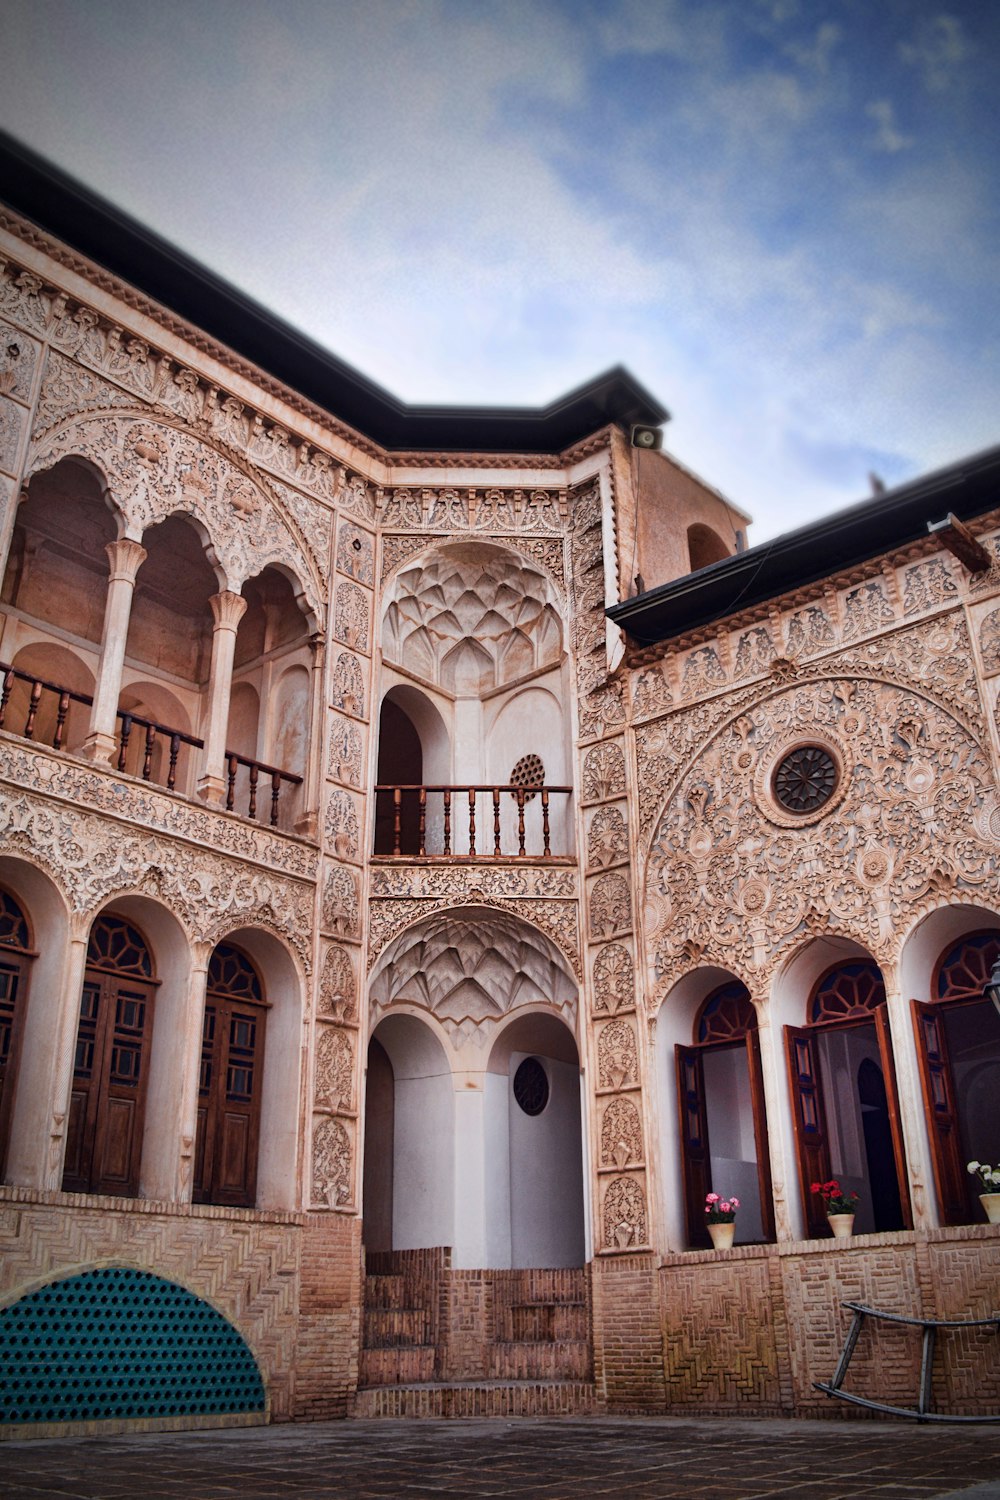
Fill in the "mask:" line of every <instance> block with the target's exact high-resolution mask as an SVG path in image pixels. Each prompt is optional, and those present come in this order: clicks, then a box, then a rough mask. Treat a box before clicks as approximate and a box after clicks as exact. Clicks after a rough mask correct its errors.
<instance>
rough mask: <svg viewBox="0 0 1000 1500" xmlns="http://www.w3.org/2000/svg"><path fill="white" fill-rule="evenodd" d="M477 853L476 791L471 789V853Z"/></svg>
mask: <svg viewBox="0 0 1000 1500" xmlns="http://www.w3.org/2000/svg"><path fill="white" fill-rule="evenodd" d="M475 852H476V789H475V787H471V786H470V787H469V853H470V854H475Z"/></svg>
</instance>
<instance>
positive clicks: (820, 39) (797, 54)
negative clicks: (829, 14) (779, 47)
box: [784, 21, 841, 73]
mask: <svg viewBox="0 0 1000 1500" xmlns="http://www.w3.org/2000/svg"><path fill="white" fill-rule="evenodd" d="M840 38H841V30H840V27H839V26H834V25H833V23H832V22H831V21H825V22H824V23H823V25H822V26H820V27H819V28H818V30H817V32H816V35H815V37H814V38H813V41H812V43H811V45H807V44H805V43H804V42H786V44H785V48H784V50H785V53H786V55H787V56H788V57H790V58H791V59H792V60H793V62H797V63H798V64H799V66H800V67H802V68H811V69H813V70H814V71H815V72H817V73H829V71H830V60H831V58H832V56H833V52H834V48H835V47H836V46H837V44H838V43H839V41H840Z"/></svg>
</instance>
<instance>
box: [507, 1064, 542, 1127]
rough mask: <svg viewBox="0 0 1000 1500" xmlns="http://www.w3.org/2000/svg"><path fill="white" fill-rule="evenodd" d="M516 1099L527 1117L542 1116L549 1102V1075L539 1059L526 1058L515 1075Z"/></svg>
mask: <svg viewBox="0 0 1000 1500" xmlns="http://www.w3.org/2000/svg"><path fill="white" fill-rule="evenodd" d="M514 1098H515V1099H516V1100H517V1102H518V1104H519V1105H520V1107H521V1108H522V1109H523V1110H524V1113H525V1114H526V1115H540V1114H541V1112H542V1110H543V1109H544V1108H545V1106H546V1104H548V1102H549V1075H548V1074H547V1073H546V1071H545V1069H544V1068H543V1067H542V1064H541V1063H540V1062H539V1061H538V1058H537V1057H526V1058H525V1059H524V1061H523V1062H522V1063H521V1064H520V1065H519V1067H518V1069H517V1072H516V1073H515V1074H514Z"/></svg>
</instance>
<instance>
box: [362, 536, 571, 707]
mask: <svg viewBox="0 0 1000 1500" xmlns="http://www.w3.org/2000/svg"><path fill="white" fill-rule="evenodd" d="M382 649H383V652H384V655H385V659H386V660H387V661H391V662H398V663H400V664H402V665H404V666H406V667H407V669H408V670H409V671H413V672H417V673H418V674H419V675H420V676H421V677H423V678H424V679H425V680H426V681H428V682H434V683H437V684H440V685H441V686H443V687H445V688H447V689H448V690H449V691H450V692H453V693H456V694H458V695H459V696H462V695H465V696H477V695H478V694H479V692H480V691H482V689H484V688H493V687H499V686H501V685H502V684H504V683H508V682H515V681H517V680H518V679H519V678H521V677H523V676H525V675H526V674H527V673H529V672H532V671H537V670H539V669H541V668H542V667H546V666H554V665H555V664H556V663H557V662H558V661H559V660H560V659H561V656H562V626H561V624H560V617H559V608H558V600H557V599H556V598H555V594H554V590H553V588H552V585H551V584H550V583H549V581H548V580H547V579H546V578H545V577H544V575H543V574H541V573H540V572H538V571H537V570H536V569H534V568H532V567H529V566H528V565H527V564H526V563H524V562H522V561H521V560H520V559H518V558H516V557H514V556H513V555H512V554H511V553H509V552H505V551H501V549H500V548H499V547H495V546H492V545H488V544H487V543H485V542H476V543H464V544H456V545H453V546H449V547H444V548H440V549H435V550H434V551H433V552H432V553H430V554H429V555H428V556H427V557H425V558H424V559H422V560H421V561H420V562H419V563H417V564H414V565H413V566H411V567H409V568H404V569H403V570H402V571H401V572H400V573H399V574H398V575H397V577H396V578H395V580H394V582H393V584H392V586H391V588H390V589H389V591H388V594H387V603H386V609H385V617H384V623H383V629H382Z"/></svg>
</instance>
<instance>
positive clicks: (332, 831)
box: [324, 792, 359, 860]
mask: <svg viewBox="0 0 1000 1500" xmlns="http://www.w3.org/2000/svg"><path fill="white" fill-rule="evenodd" d="M324 830H325V838H324V842H325V845H326V847H327V848H328V849H332V850H333V852H334V854H335V855H336V856H337V858H338V859H350V860H356V859H357V858H358V852H359V843H358V839H359V833H358V813H357V808H356V806H355V800H354V798H353V797H352V796H351V794H350V793H349V792H330V794H329V796H328V797H327V799H326V817H325V820H324Z"/></svg>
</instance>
